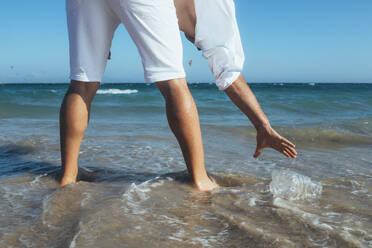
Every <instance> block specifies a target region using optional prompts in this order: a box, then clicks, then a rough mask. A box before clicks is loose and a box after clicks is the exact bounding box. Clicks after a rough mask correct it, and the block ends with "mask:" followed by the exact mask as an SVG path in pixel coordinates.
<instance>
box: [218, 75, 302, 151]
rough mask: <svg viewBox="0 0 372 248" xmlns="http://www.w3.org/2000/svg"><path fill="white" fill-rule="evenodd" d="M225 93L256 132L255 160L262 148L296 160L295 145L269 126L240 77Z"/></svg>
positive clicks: (255, 100) (253, 96)
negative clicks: (271, 149) (270, 149)
mask: <svg viewBox="0 0 372 248" xmlns="http://www.w3.org/2000/svg"><path fill="white" fill-rule="evenodd" d="M225 93H226V94H227V95H228V96H229V97H230V99H231V100H232V101H233V102H234V104H235V105H236V106H237V107H238V108H239V109H240V110H241V111H242V112H243V113H244V114H245V115H246V116H247V117H248V118H249V120H250V121H251V122H252V124H253V125H254V127H255V128H256V130H257V138H256V139H257V147H256V151H255V153H254V155H253V156H254V157H255V158H257V157H258V156H260V155H261V153H262V151H263V149H264V148H273V149H275V150H277V151H278V152H281V153H283V154H284V155H285V156H286V157H288V158H296V155H297V152H296V150H295V145H294V144H293V143H291V142H290V141H288V140H287V139H285V138H283V137H282V136H280V135H279V134H278V133H277V132H276V131H275V130H274V129H273V128H272V127H271V126H270V122H269V120H268V119H267V117H266V115H265V114H264V112H263V111H262V109H261V107H260V104H259V103H258V101H257V99H256V97H255V95H254V94H253V92H252V91H251V89H250V88H249V86H248V84H247V83H246V81H245V80H244V78H243V76H242V75H240V76H239V78H238V79H237V80H236V81H235V82H234V83H233V84H232V85H230V86H229V87H228V88H227V89H226V90H225Z"/></svg>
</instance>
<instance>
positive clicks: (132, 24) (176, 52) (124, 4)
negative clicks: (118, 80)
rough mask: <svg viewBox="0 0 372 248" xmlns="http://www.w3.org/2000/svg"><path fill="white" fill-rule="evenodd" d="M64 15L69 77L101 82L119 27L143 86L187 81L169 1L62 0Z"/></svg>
mask: <svg viewBox="0 0 372 248" xmlns="http://www.w3.org/2000/svg"><path fill="white" fill-rule="evenodd" d="M66 12H67V24H68V31H69V32H68V33H69V41H70V78H71V79H73V80H78V81H86V82H101V80H102V75H103V73H104V71H105V68H106V62H107V58H108V54H109V51H110V47H111V42H112V38H113V36H114V32H115V30H116V28H117V27H118V25H119V24H120V23H123V24H124V26H125V27H126V29H127V31H128V32H129V34H130V36H131V37H132V39H133V41H134V43H135V44H136V46H137V49H138V51H139V53H140V55H141V58H142V65H143V68H144V72H145V80H146V81H147V82H159V81H164V80H170V79H175V78H184V77H185V72H184V69H183V58H182V43H181V38H180V32H179V28H178V19H177V15H176V9H175V7H174V3H173V0H155V1H154V0H66ZM124 49H125V48H124Z"/></svg>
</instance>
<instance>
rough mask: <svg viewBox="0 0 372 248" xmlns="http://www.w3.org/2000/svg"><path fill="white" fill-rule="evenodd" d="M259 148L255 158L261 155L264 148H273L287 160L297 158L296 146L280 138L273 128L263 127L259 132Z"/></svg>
mask: <svg viewBox="0 0 372 248" xmlns="http://www.w3.org/2000/svg"><path fill="white" fill-rule="evenodd" d="M256 139H257V148H256V152H255V153H254V155H253V157H255V158H257V157H258V156H260V155H261V153H262V151H263V149H264V148H268V147H269V148H273V149H275V150H277V151H278V152H280V153H282V154H284V155H285V156H286V157H287V158H296V156H297V152H296V150H295V145H294V144H293V143H292V142H290V141H289V140H287V139H286V138H283V137H282V136H280V135H279V134H278V133H277V132H276V131H275V130H274V129H273V128H272V127H271V126H262V127H260V128H259V129H258V130H257V138H256Z"/></svg>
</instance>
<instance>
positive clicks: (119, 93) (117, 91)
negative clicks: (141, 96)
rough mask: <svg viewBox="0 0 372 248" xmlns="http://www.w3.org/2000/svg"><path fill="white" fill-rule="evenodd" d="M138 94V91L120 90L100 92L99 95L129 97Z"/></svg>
mask: <svg viewBox="0 0 372 248" xmlns="http://www.w3.org/2000/svg"><path fill="white" fill-rule="evenodd" d="M135 93H138V90H129V89H126V90H120V89H107V90H98V91H97V94H99V95H129V94H135Z"/></svg>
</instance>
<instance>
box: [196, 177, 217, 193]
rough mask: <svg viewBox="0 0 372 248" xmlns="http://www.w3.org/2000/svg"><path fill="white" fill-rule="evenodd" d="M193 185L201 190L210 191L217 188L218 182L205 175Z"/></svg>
mask: <svg viewBox="0 0 372 248" xmlns="http://www.w3.org/2000/svg"><path fill="white" fill-rule="evenodd" d="M195 186H196V188H197V189H198V190H200V191H202V192H211V191H212V190H214V189H216V188H218V187H219V186H218V184H217V183H216V182H215V181H214V180H213V179H211V178H209V177H207V178H206V179H205V180H199V181H196V182H195Z"/></svg>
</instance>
